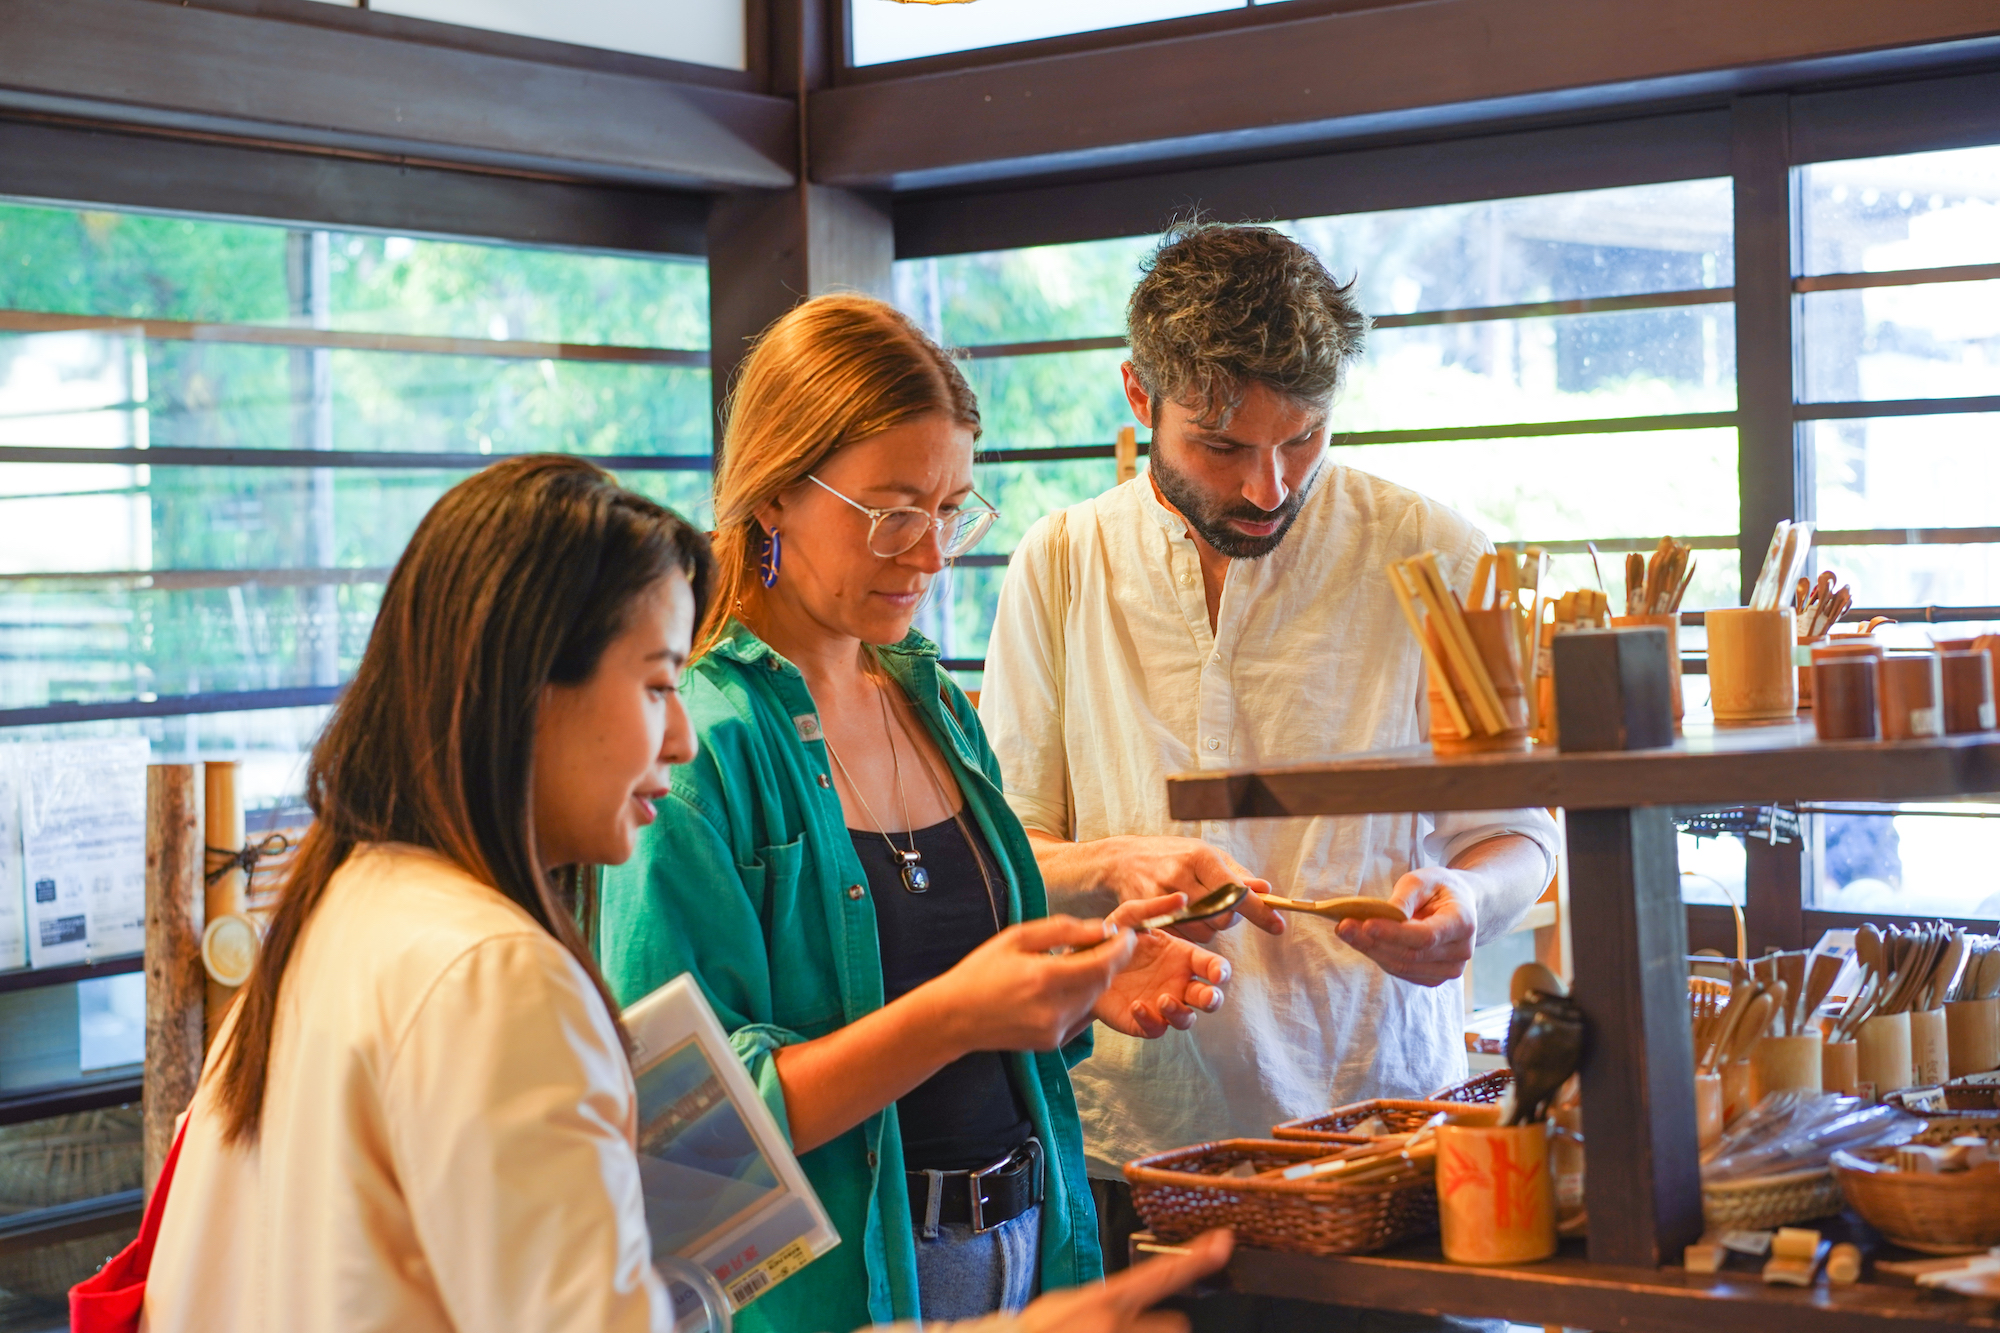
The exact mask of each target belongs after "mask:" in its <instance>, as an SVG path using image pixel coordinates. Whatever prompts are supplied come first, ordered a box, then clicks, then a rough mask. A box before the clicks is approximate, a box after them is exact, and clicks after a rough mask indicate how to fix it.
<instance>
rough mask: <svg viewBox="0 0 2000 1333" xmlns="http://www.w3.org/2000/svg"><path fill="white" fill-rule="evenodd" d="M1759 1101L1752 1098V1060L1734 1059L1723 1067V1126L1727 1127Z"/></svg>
mask: <svg viewBox="0 0 2000 1333" xmlns="http://www.w3.org/2000/svg"><path fill="white" fill-rule="evenodd" d="M1756 1104H1757V1103H1756V1102H1754V1101H1752V1100H1751V1098H1750V1062H1749V1061H1748V1060H1732V1061H1730V1062H1729V1063H1728V1064H1726V1065H1724V1066H1723V1067H1722V1126H1723V1128H1724V1129H1727V1128H1728V1127H1729V1126H1731V1125H1733V1124H1735V1123H1736V1121H1737V1119H1738V1118H1739V1117H1740V1116H1742V1114H1743V1113H1744V1112H1745V1111H1747V1110H1749V1109H1750V1108H1751V1107H1753V1106H1755V1105H1756Z"/></svg>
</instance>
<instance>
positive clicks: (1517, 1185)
mask: <svg viewBox="0 0 2000 1333" xmlns="http://www.w3.org/2000/svg"><path fill="white" fill-rule="evenodd" d="M1437 1140H1438V1151H1437V1182H1438V1230H1439V1231H1440V1232H1442V1233H1443V1240H1444V1257H1445V1258H1447V1259H1449V1260H1451V1261H1452V1262H1453V1263H1455V1264H1524V1263H1529V1262H1532V1261H1533V1260H1536V1259H1546V1258H1548V1257H1549V1256H1550V1255H1552V1254H1554V1253H1555V1252H1556V1191H1555V1182H1554V1180H1553V1178H1552V1177H1551V1176H1550V1174H1549V1126H1548V1124H1547V1122H1545V1121H1544V1122H1537V1123H1535V1124H1532V1125H1502V1126H1494V1127H1491V1128H1488V1127H1483V1126H1475V1125H1440V1126H1438V1131H1437Z"/></svg>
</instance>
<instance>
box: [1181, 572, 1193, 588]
mask: <svg viewBox="0 0 2000 1333" xmlns="http://www.w3.org/2000/svg"><path fill="white" fill-rule="evenodd" d="M1181 586H1182V587H1183V588H1192V587H1193V586H1194V575H1192V574H1183V575H1181Z"/></svg>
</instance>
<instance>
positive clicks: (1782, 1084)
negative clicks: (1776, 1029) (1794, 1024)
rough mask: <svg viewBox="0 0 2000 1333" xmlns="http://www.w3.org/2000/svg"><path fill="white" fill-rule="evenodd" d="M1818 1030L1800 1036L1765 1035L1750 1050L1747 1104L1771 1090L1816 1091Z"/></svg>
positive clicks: (1817, 1084)
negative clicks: (1748, 1100)
mask: <svg viewBox="0 0 2000 1333" xmlns="http://www.w3.org/2000/svg"><path fill="white" fill-rule="evenodd" d="M1822 1059H1823V1057H1822V1055H1821V1053H1820V1040H1819V1033H1817V1032H1809V1033H1807V1034H1806V1035H1804V1036H1802V1037H1766V1038H1764V1039H1763V1040H1762V1041H1760V1042H1758V1043H1757V1044H1756V1045H1755V1046H1753V1047H1752V1048H1751V1049H1750V1103H1751V1105H1753V1106H1754V1105H1756V1104H1757V1103H1758V1102H1761V1101H1763V1100H1764V1098H1765V1096H1767V1095H1768V1094H1770V1093H1773V1092H1818V1091H1819V1090H1820V1077H1821V1075H1820V1064H1821V1060H1822Z"/></svg>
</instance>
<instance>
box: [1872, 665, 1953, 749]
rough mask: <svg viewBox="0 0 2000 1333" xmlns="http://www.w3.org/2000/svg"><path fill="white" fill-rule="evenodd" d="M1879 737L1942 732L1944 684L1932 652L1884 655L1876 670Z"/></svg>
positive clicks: (1899, 738) (1904, 737)
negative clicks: (1880, 724)
mask: <svg viewBox="0 0 2000 1333" xmlns="http://www.w3.org/2000/svg"><path fill="white" fill-rule="evenodd" d="M1875 692H1876V699H1877V701H1878V703H1879V704H1880V709H1881V714H1882V739H1883V740H1885V741H1907V740H1916V739H1919V738H1921V737H1925V736H1942V735H1943V734H1944V707H1943V704H1944V699H1943V696H1944V684H1943V680H1942V677H1941V674H1940V673H1939V671H1938V659H1937V656H1936V655H1935V654H1933V653H1908V654H1904V655H1901V656H1898V657H1885V658H1883V659H1882V662H1881V665H1880V666H1879V667H1877V668H1876V673H1875Z"/></svg>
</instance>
